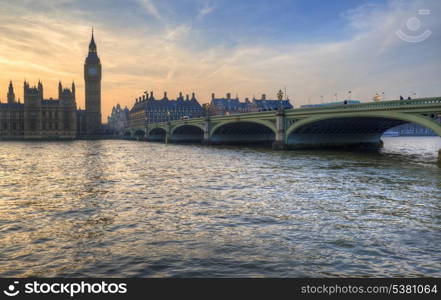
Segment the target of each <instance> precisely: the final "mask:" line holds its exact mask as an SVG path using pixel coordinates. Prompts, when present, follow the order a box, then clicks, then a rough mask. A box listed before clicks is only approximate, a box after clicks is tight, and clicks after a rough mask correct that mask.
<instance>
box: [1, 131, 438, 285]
mask: <svg viewBox="0 0 441 300" xmlns="http://www.w3.org/2000/svg"><path fill="white" fill-rule="evenodd" d="M440 140H441V139H439V138H389V139H385V149H384V150H383V151H381V152H377V153H357V152H335V151H287V152H278V151H272V150H269V149H266V148H257V149H256V148H247V147H221V146H219V147H202V146H195V145H172V144H169V145H163V144H155V143H144V142H129V141H75V142H70V143H64V142H55V143H22V142H20V143H14V142H4V143H2V144H1V145H2V149H3V151H1V152H0V166H1V169H0V232H1V234H0V276H107V277H108V276H122V277H126V276H140V277H142V276H158V277H159V276H295V277H299V276H319V277H321V276H440V275H441V273H440V271H439V267H438V266H439V265H440V263H441V259H440V256H439V249H438V248H439V247H438V245H439V241H440V238H441V230H440V229H441V204H440V203H441V201H440V200H441V193H440V191H441V184H440V183H441V169H440V168H438V167H436V165H435V164H434V161H435V160H436V152H437V150H438V149H439V148H441V142H440Z"/></svg>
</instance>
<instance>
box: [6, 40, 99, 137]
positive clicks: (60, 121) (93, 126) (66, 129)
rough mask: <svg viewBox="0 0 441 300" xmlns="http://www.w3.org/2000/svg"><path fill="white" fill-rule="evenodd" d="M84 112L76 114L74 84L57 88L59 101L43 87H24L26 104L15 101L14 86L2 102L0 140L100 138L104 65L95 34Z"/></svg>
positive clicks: (86, 65)
mask: <svg viewBox="0 0 441 300" xmlns="http://www.w3.org/2000/svg"><path fill="white" fill-rule="evenodd" d="M84 81H85V102H86V109H85V110H77V105H76V98H75V84H74V83H72V86H71V88H70V89H69V88H63V86H62V85H61V82H60V83H59V84H58V99H52V98H49V99H45V98H44V97H43V84H42V83H41V82H40V81H39V82H38V84H37V86H30V85H29V83H28V82H27V81H25V82H24V85H23V94H24V99H23V100H24V102H23V103H21V102H20V101H19V100H18V101H17V100H16V97H15V93H14V87H13V84H12V82H10V83H9V87H8V94H7V102H6V103H1V102H0V139H52V138H54V139H60V138H63V139H73V138H75V137H80V136H93V135H99V134H101V62H100V59H99V57H98V53H97V47H96V44H95V41H94V37H93V32H92V37H91V41H90V43H89V53H88V56H87V58H86V61H85V63H84Z"/></svg>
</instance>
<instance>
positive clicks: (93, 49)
mask: <svg viewBox="0 0 441 300" xmlns="http://www.w3.org/2000/svg"><path fill="white" fill-rule="evenodd" d="M89 52H92V53H96V44H95V39H94V36H93V27H92V37H91V39H90V44H89Z"/></svg>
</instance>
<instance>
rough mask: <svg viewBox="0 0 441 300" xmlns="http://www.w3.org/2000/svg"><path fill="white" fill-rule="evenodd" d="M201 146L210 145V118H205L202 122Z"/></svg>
mask: <svg viewBox="0 0 441 300" xmlns="http://www.w3.org/2000/svg"><path fill="white" fill-rule="evenodd" d="M202 145H210V118H209V117H207V118H206V119H205V122H204V138H203V139H202Z"/></svg>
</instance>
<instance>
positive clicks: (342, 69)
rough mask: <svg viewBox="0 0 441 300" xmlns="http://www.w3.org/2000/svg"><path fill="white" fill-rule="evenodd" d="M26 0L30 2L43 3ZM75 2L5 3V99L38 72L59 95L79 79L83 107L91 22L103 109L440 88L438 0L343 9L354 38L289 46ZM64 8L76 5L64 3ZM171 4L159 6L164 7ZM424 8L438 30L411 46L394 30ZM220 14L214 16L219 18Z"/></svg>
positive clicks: (0, 89)
mask: <svg viewBox="0 0 441 300" xmlns="http://www.w3.org/2000/svg"><path fill="white" fill-rule="evenodd" d="M27 1H28V3H27V4H28V5H32V4H34V5H35V3H37V2H33V0H27ZM106 1H107V0H106ZM77 3H78V2H77V1H74V2H71V1H66V2H64V3H62V4H58V3H57V2H56V1H53V2H50V1H48V2H46V1H45V4H46V5H48V6H49V5H50V9H49V8H48V7H45V9H41V10H38V11H28V10H26V9H25V8H24V7H21V6H20V5H19V4H17V2H8V3H7V4H1V5H2V7H4V8H5V10H0V18H1V19H2V23H0V68H1V69H2V72H1V73H0V96H2V95H3V96H4V94H5V91H6V90H5V87H7V84H8V81H9V79H13V80H14V84H16V93H17V94H19V95H20V91H21V86H20V85H21V83H22V80H23V79H24V78H27V79H28V80H30V81H31V82H33V81H35V82H36V81H37V80H38V79H39V78H40V79H42V80H43V81H44V84H45V94H47V95H48V96H53V97H56V87H57V81H58V80H59V79H61V80H62V81H64V82H70V81H71V80H72V79H74V80H75V82H76V83H77V91H78V92H77V94H78V99H77V102H78V104H79V105H81V107H84V89H83V87H84V80H83V63H84V58H85V56H86V54H87V45H88V42H89V38H90V26H89V25H90V24H95V25H94V26H95V29H96V30H95V32H96V34H95V38H96V41H97V45H98V52H99V55H100V58H101V61H102V63H103V89H102V90H103V106H102V107H103V115H104V116H106V115H107V114H108V113H109V112H110V111H111V107H112V105H115V104H116V103H120V104H121V105H123V106H125V105H127V106H129V107H131V106H132V105H133V99H134V98H135V97H137V96H139V95H140V94H142V92H143V91H145V90H153V91H155V92H156V93H155V94H156V95H162V91H165V90H167V91H168V92H169V95H170V96H171V97H173V96H174V95H177V94H178V92H180V91H182V92H184V93H191V92H192V91H195V92H196V93H197V96H198V97H199V99H200V100H202V102H207V101H209V99H210V95H211V93H212V92H215V93H216V94H224V93H226V92H231V93H233V94H235V93H239V95H240V96H241V97H252V95H253V94H255V95H260V94H263V93H266V94H267V95H268V97H272V98H274V97H275V94H276V92H277V91H278V90H279V89H280V88H283V87H284V86H286V87H287V90H288V94H289V95H290V97H291V98H292V99H293V100H294V103H295V104H296V105H299V104H305V103H307V102H308V98H311V101H312V102H319V101H320V96H321V95H323V96H324V99H325V100H328V101H333V99H334V96H333V95H334V94H335V93H336V92H337V93H338V94H339V95H340V97H343V95H346V94H347V91H348V90H352V95H353V97H354V98H358V99H361V100H365V101H369V100H370V99H371V98H372V96H373V95H374V94H375V93H376V92H381V91H385V92H386V95H387V97H398V96H399V95H400V94H404V95H408V94H409V93H410V92H411V91H416V92H417V94H418V95H419V96H437V95H441V87H440V86H439V83H438V82H437V80H439V78H440V76H441V61H440V60H439V53H440V50H441V49H440V47H441V46H440V45H441V43H440V34H441V24H440V22H441V21H440V20H439V19H437V18H436V16H437V15H439V11H440V4H439V2H438V1H435V0H433V1H425V2H424V5H422V4H421V3H420V2H419V1H410V2H406V3H404V4H403V3H402V2H396V1H392V2H388V3H387V4H386V5H362V6H359V7H354V8H353V9H351V10H348V11H345V12H342V14H341V16H340V17H341V18H342V20H344V22H345V26H346V27H345V28H344V30H347V31H348V32H349V33H350V34H349V35H348V37H346V38H341V37H338V38H327V39H326V42H323V41H318V42H317V41H315V42H311V41H310V40H295V41H294V40H293V41H289V40H288V41H285V42H284V43H277V42H274V40H272V37H271V36H270V37H267V36H256V37H255V39H252V40H257V41H258V42H254V43H250V42H246V41H249V40H250V39H245V40H244V41H241V38H240V37H235V40H236V41H238V42H235V43H231V42H230V40H228V38H227V37H225V36H224V35H221V34H220V33H219V31H217V30H216V29H213V27H210V28H209V29H207V27H204V24H205V23H204V20H203V19H201V20H200V22H192V20H191V19H190V20H189V19H188V18H184V17H183V18H181V19H180V18H172V19H169V18H165V17H163V15H161V14H160V13H159V10H158V9H157V7H156V6H155V5H153V2H152V1H142V3H143V6H142V7H143V8H144V11H147V13H148V14H149V15H150V16H153V17H154V18H155V20H160V21H161V23H162V26H160V27H152V26H150V25H149V24H150V23H146V22H147V21H146V20H145V19H146V18H145V16H144V15H142V17H140V18H137V12H138V11H137V8H138V9H139V4H140V3H141V2H140V1H138V0H137V1H136V2H127V4H126V6H127V7H125V8H122V7H119V8H118V11H119V10H121V9H125V10H124V14H114V15H113V14H112V16H113V18H110V19H109V18H105V16H106V15H109V14H110V12H109V11H108V10H106V7H103V10H101V11H100V12H99V16H100V18H98V17H97V14H98V12H97V14H90V13H89V11H87V10H86V11H85V10H84V8H83V7H80V6H77V5H79V4H77ZM80 4H84V5H85V4H86V2H85V1H80ZM130 4H136V5H134V7H132V6H130ZM168 4H170V3H168ZM197 4H198V5H196V6H195V7H196V9H195V10H193V11H192V12H193V16H198V15H202V16H206V15H208V14H210V13H211V14H216V11H217V7H216V9H214V7H213V6H212V4H211V3H210V2H208V1H207V2H201V1H199V0H198V1H197ZM4 5H6V6H4ZM65 5H73V7H71V6H69V9H66V7H65ZM217 5H220V4H217ZM170 7H173V5H170ZM170 7H161V12H168V11H169V9H171V8H170ZM420 7H422V8H424V9H431V10H432V14H431V15H429V16H424V17H423V16H421V17H420V18H421V21H422V25H423V28H422V29H421V30H423V29H426V28H428V29H430V30H431V31H432V32H433V34H432V36H431V37H430V38H429V39H427V40H426V41H424V42H422V43H419V44H410V43H406V42H404V41H402V40H400V39H399V38H398V37H397V36H396V34H395V32H396V31H397V30H398V29H400V28H403V29H406V27H405V26H406V20H407V19H408V18H409V17H410V16H415V14H416V13H417V12H418V9H419V8H420ZM114 9H116V8H114ZM86 12H87V13H86ZM119 17H121V18H122V19H121V20H119V22H123V21H125V20H127V21H130V23H127V26H125V27H124V26H120V23H119V22H116V21H117V20H116V18H119ZM216 17H217V16H216V15H213V18H211V19H210V20H209V21H213V22H214V21H216ZM93 18H95V19H93ZM123 18H124V19H123ZM150 21H151V20H150ZM205 21H206V20H205ZM219 22H220V23H219V24H221V23H222V22H221V21H219ZM219 26H220V25H219ZM235 33H236V31H234V30H233V32H231V34H235ZM330 34H331V33H330ZM0 98H4V97H0Z"/></svg>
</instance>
